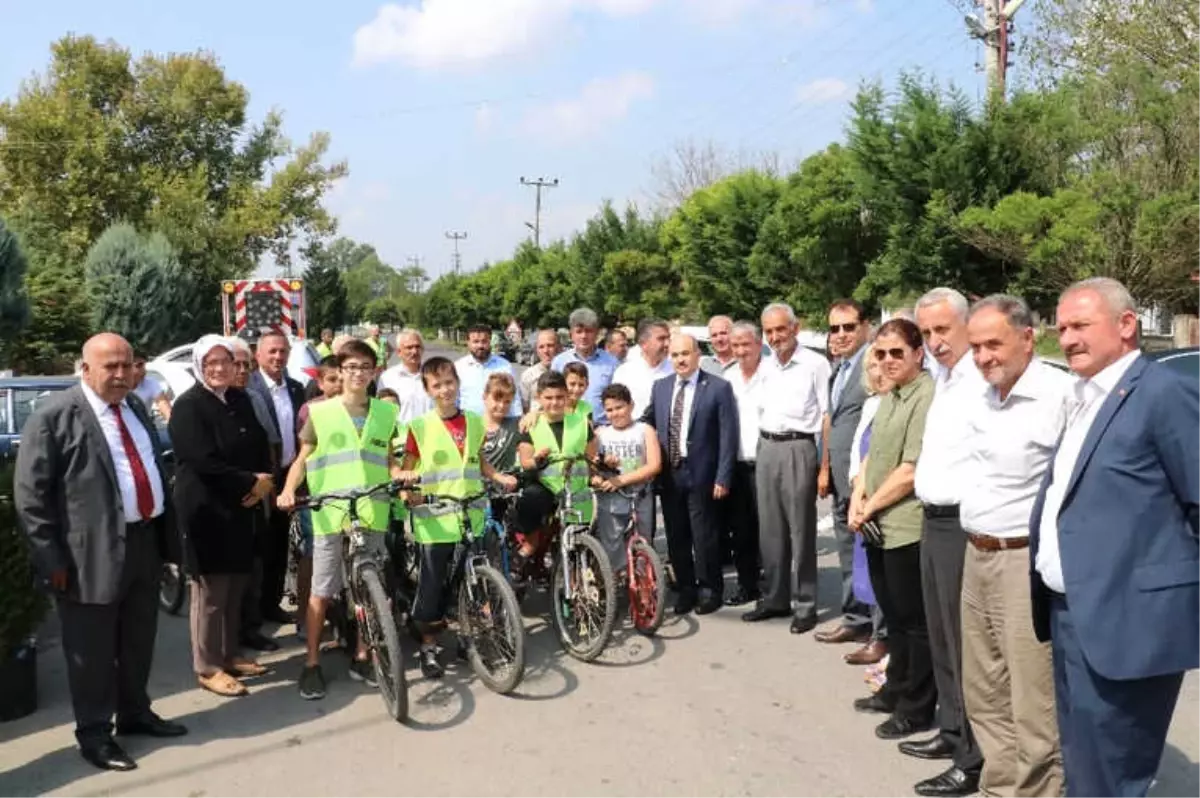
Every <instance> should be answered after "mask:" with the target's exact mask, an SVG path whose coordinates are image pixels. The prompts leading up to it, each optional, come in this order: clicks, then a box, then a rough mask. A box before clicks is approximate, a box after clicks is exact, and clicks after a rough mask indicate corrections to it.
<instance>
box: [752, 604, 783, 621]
mask: <svg viewBox="0 0 1200 798" xmlns="http://www.w3.org/2000/svg"><path fill="white" fill-rule="evenodd" d="M791 614H792V613H791V612H790V611H789V610H772V609H769V608H767V607H764V606H763V605H762V604H759V605H758V606H756V607H755V608H754V609H752V610H750V611H749V612H744V613H742V620H743V621H745V622H746V623H757V622H758V621H766V620H769V619H771V618H786V617H788V616H789V615H791Z"/></svg>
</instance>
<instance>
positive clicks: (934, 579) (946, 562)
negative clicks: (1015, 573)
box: [921, 515, 983, 770]
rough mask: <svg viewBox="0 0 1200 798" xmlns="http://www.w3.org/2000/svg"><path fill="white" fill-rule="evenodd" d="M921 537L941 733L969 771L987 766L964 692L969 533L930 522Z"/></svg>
mask: <svg viewBox="0 0 1200 798" xmlns="http://www.w3.org/2000/svg"><path fill="white" fill-rule="evenodd" d="M923 532H924V534H923V535H922V537H921V589H922V592H923V593H924V596H925V607H926V610H927V614H928V618H929V648H930V650H931V651H932V653H933V674H934V678H935V679H936V680H937V691H938V728H940V729H941V730H942V736H943V737H945V738H947V739H948V740H951V741H952V742H953V743H954V745H955V750H954V764H956V765H958V766H959V767H960V768H962V769H963V770H978V769H979V768H981V767H982V766H983V754H982V753H980V751H979V744H978V743H976V742H975V735H974V734H972V733H971V724H970V723H969V722H968V721H967V710H966V706H965V704H964V703H963V691H962V581H963V562H964V561H965V558H966V555H967V533H966V532H964V531H963V528H962V524H961V523H959V519H958V516H957V515H953V516H950V517H943V518H930V517H929V516H926V517H925V527H924V530H923Z"/></svg>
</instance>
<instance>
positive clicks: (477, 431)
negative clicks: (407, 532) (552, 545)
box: [402, 357, 517, 679]
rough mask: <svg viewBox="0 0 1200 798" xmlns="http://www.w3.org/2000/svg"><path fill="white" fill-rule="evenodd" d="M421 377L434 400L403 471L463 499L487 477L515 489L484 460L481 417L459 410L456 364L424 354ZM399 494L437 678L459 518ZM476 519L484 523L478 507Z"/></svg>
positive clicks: (426, 667) (430, 664)
mask: <svg viewBox="0 0 1200 798" xmlns="http://www.w3.org/2000/svg"><path fill="white" fill-rule="evenodd" d="M421 382H422V383H423V384H424V386H425V392H426V393H427V394H429V397H430V398H431V399H433V401H434V404H435V406H434V409H433V410H431V411H429V412H428V413H426V414H425V415H423V416H421V417H419V418H416V419H413V421H412V423H411V424H409V427H408V439H407V442H406V443H405V450H404V470H405V471H415V472H416V474H417V475H418V476H419V477H420V478H421V490H422V492H424V493H426V494H429V495H444V496H454V497H457V498H460V499H462V498H466V497H468V496H472V495H475V494H478V493H482V492H483V479H485V478H486V479H491V480H494V481H496V482H497V483H499V484H500V485H502V486H503V487H504V488H505V489H506V490H515V489H516V487H517V480H516V478H515V477H511V476H506V475H502V474H499V473H498V472H497V471H496V469H494V468H492V465H491V463H489V462H488V461H487V460H485V459H484V458H483V454H482V450H483V439H484V423H483V419H481V418H480V417H479V416H477V415H475V414H474V413H470V412H462V411H460V410H459V408H458V387H459V380H458V372H457V371H455V369H454V364H453V363H452V362H451V361H449V360H447V359H446V358H444V357H432V358H430V359H429V360H428V361H426V362H425V365H423V366H422V367H421ZM509 401H511V397H510V398H509ZM402 495H403V497H404V499H405V501H406V502H407V503H408V504H409V507H410V508H411V513H410V516H411V518H412V528H413V538H414V539H415V540H416V542H417V547H418V549H419V550H420V557H421V570H420V575H419V576H418V577H417V600H416V604H415V606H414V607H413V616H412V617H413V621H414V622H415V623H416V626H417V630H418V631H419V632H420V635H421V652H420V661H421V673H422V674H424V675H425V677H426V678H429V679H437V678H439V677H441V676H442V674H443V673H445V668H444V667H443V666H442V663H441V662H440V661H439V659H438V651H437V634H438V632H440V631H441V630H442V629H443V628H445V616H446V600H447V598H448V596H447V595H446V590H445V587H446V577H447V576H448V572H449V569H450V563H451V560H452V557H453V555H454V549H455V544H457V543H458V541H459V539H460V538H461V537H462V528H461V522H460V520H459V516H458V511H457V508H455V509H449V508H444V507H440V506H439V505H437V504H421V503H415V502H418V501H419V497H417V496H414V495H412V494H409V493H408V492H405V493H404V494H402ZM470 512H475V511H474V510H472V511H470ZM474 523H477V524H478V526H477V527H476V528H478V529H482V528H483V513H482V511H480V512H479V516H478V519H477V520H476V521H475V522H474Z"/></svg>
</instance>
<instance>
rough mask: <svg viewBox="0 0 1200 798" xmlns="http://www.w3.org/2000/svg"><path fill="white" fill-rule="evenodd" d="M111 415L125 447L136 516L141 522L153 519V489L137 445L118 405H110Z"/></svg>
mask: <svg viewBox="0 0 1200 798" xmlns="http://www.w3.org/2000/svg"><path fill="white" fill-rule="evenodd" d="M111 407H112V411H113V415H114V416H116V417H117V428H118V429H120V430H121V445H122V446H124V447H125V456H126V457H128V458H129V470H130V471H132V472H133V488H134V490H135V491H137V507H138V515H140V516H141V517H142V520H143V521H149V520H150V519H151V518H153V517H154V489H153V488H151V487H150V475H149V474H147V473H146V464H145V463H143V462H142V456H141V455H140V454H138V449H137V444H135V443H134V442H133V436H132V435H130V434H129V427H127V426H125V418H124V417H123V416H122V415H121V406H120V405H111Z"/></svg>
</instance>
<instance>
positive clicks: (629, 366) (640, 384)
mask: <svg viewBox="0 0 1200 798" xmlns="http://www.w3.org/2000/svg"><path fill="white" fill-rule="evenodd" d="M674 373H675V370H674V369H673V368H671V359H670V358H668V357H664V358H663V359H662V360H661V361H659V363H658V365H657V366H651V365H650V364H649V363H647V362H646V358H644V357H642V353H641V352H640V351H639V352H638V353H636V354H634V353H632V352H630V353H629V356H628V357H626V358H625V362H624V363H622V364H621V365H619V366H617V370H616V371H615V372H613V378H612V381H613V382H614V383H620V384H621V385H624V386H625V387H626V388H628V389H629V395H630V396H631V397H633V418H634V420H635V421H636V420H637V419H639V418H641V417H642V413H645V412H646V408H647V407H649V406H650V394H651V393H652V392H653V390H654V383H655V382H657V381H658V380H661V379H662V378H663V377H670V376H671V375H672V374H674Z"/></svg>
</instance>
